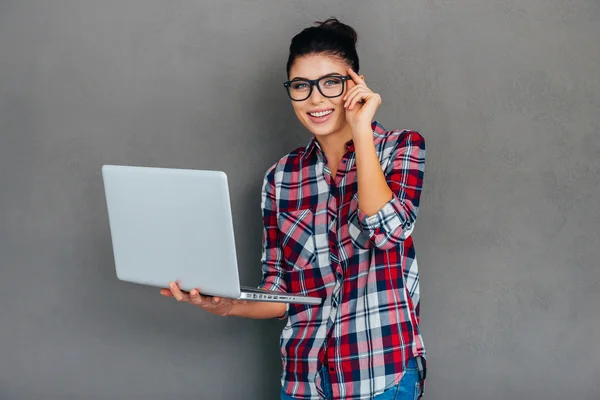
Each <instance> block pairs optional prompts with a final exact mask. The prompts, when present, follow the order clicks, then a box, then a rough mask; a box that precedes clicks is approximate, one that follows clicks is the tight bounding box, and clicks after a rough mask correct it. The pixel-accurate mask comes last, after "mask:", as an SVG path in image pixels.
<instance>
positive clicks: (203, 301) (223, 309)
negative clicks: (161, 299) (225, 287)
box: [160, 282, 247, 317]
mask: <svg viewBox="0 0 600 400" xmlns="http://www.w3.org/2000/svg"><path fill="white" fill-rule="evenodd" d="M160 294H162V295H163V296H166V297H174V298H175V300H177V301H179V302H185V303H190V304H194V305H196V306H198V307H200V308H203V309H205V310H206V311H208V312H210V313H212V314H215V315H219V316H222V317H226V316H228V315H230V313H231V309H232V308H233V306H234V305H236V304H246V303H247V301H245V300H234V299H228V298H223V297H217V296H205V295H202V294H200V291H199V290H198V289H194V290H192V291H190V292H189V293H188V292H185V291H183V290H181V289H179V287H178V286H177V284H176V283H174V282H171V284H170V285H169V289H161V290H160Z"/></svg>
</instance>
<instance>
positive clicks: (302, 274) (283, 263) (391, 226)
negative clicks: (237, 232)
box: [259, 121, 425, 399]
mask: <svg viewBox="0 0 600 400" xmlns="http://www.w3.org/2000/svg"><path fill="white" fill-rule="evenodd" d="M372 128H373V135H374V143H375V147H376V150H377V154H378V155H379V160H380V163H381V168H382V170H383V172H384V174H385V176H386V178H387V182H388V184H389V186H390V188H391V189H392V192H393V194H394V195H393V198H392V200H390V201H389V202H388V203H387V204H385V205H384V206H383V207H382V208H381V209H380V210H379V211H378V212H377V213H376V214H374V215H372V216H368V215H366V214H365V213H364V212H363V211H362V210H360V208H359V204H358V192H357V172H356V164H355V153H354V146H353V143H352V141H350V142H348V143H347V144H346V150H347V151H346V154H345V155H344V157H343V159H342V161H341V164H340V167H339V168H338V172H337V176H336V177H335V179H333V178H332V176H331V173H330V170H329V168H328V166H327V160H326V157H325V154H324V153H323V152H322V151H321V148H320V146H319V144H318V142H317V141H316V140H315V139H314V138H313V139H312V140H311V141H310V143H309V144H308V145H307V146H306V147H301V148H299V149H296V150H294V151H292V152H291V153H289V154H287V155H286V156H284V157H283V158H282V159H281V160H279V161H278V162H277V163H275V165H273V166H272V167H271V168H269V170H268V171H267V173H266V174H265V179H264V185H263V191H262V213H263V220H264V230H263V252H262V258H261V261H262V278H263V279H262V282H261V284H260V285H259V287H260V288H263V289H267V290H275V291H282V292H289V293H295V294H302V295H308V296H317V297H320V298H323V299H324V300H323V303H322V304H321V305H319V306H311V305H302V304H290V305H288V306H287V311H286V313H285V315H284V316H283V317H282V319H286V318H287V324H286V325H285V327H284V328H283V331H282V334H281V340H280V343H281V357H282V362H283V374H282V380H281V383H282V385H283V387H284V389H285V391H286V392H287V393H288V394H290V395H291V396H293V397H296V398H299V399H318V398H319V396H320V395H321V396H322V395H323V391H322V390H321V378H320V376H319V374H318V371H319V370H320V369H321V367H322V366H323V363H324V362H325V360H327V366H328V369H329V375H330V377H331V382H332V387H333V393H334V398H335V399H371V398H373V396H375V395H378V394H380V393H382V392H383V391H384V390H385V389H387V388H389V387H391V386H393V385H395V384H397V383H398V382H399V380H400V378H401V377H402V374H403V371H404V368H405V365H406V363H407V361H408V359H410V358H411V357H414V356H417V355H421V356H423V357H425V350H424V346H423V341H422V337H421V333H420V330H419V304H420V302H419V275H418V267H417V260H416V256H415V248H414V246H413V240H412V237H411V233H412V231H413V229H414V224H415V220H416V217H417V211H418V207H419V198H420V194H421V186H422V182H423V173H424V166H425V141H424V139H423V137H422V136H421V135H420V134H419V133H418V132H416V131H407V130H404V131H386V130H385V129H384V128H383V127H382V126H381V125H380V124H379V123H378V122H377V121H374V122H373V124H372Z"/></svg>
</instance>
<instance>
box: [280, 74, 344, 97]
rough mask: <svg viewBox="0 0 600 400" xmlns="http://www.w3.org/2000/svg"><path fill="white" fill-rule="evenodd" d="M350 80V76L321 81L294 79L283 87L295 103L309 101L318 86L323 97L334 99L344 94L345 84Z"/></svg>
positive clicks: (334, 76)
mask: <svg viewBox="0 0 600 400" xmlns="http://www.w3.org/2000/svg"><path fill="white" fill-rule="evenodd" d="M348 79H352V78H351V77H350V75H346V76H342V75H327V76H324V77H322V78H319V79H293V80H291V81H287V82H284V83H283V86H285V88H286V89H287V93H288V96H290V99H292V100H293V101H303V100H306V99H308V98H309V97H310V95H311V94H312V91H313V86H316V87H317V89H319V92H320V93H321V94H322V95H323V96H325V97H329V98H333V97H339V96H341V95H342V93H344V84H345V82H346V81H347V80H348Z"/></svg>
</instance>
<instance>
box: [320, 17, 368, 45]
mask: <svg viewBox="0 0 600 400" xmlns="http://www.w3.org/2000/svg"><path fill="white" fill-rule="evenodd" d="M316 24H318V27H319V28H322V29H327V30H330V31H333V32H336V33H338V34H340V35H344V36H347V37H348V38H349V39H350V40H352V43H354V44H355V45H356V42H357V41H358V35H357V34H356V31H355V30H354V29H352V27H350V26H348V25H346V24H344V23H342V22H340V21H339V20H338V19H337V18H333V17H332V18H328V19H326V20H325V21H317V22H316Z"/></svg>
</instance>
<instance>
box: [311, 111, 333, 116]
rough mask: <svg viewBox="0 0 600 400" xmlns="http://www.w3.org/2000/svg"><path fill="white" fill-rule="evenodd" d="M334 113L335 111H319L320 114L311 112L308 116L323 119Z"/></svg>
mask: <svg viewBox="0 0 600 400" xmlns="http://www.w3.org/2000/svg"><path fill="white" fill-rule="evenodd" d="M332 112H333V110H327V111H319V112H314V113H313V112H309V113H308V115H310V116H311V117H316V118H321V117H324V116H326V115H329V114H331V113H332Z"/></svg>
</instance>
